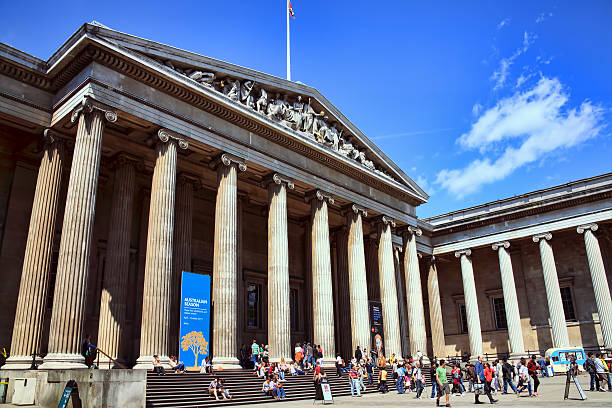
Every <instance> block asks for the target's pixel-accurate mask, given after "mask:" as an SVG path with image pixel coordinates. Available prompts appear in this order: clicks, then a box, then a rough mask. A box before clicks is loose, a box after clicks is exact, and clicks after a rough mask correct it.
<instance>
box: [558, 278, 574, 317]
mask: <svg viewBox="0 0 612 408" xmlns="http://www.w3.org/2000/svg"><path fill="white" fill-rule="evenodd" d="M561 301H562V302H563V312H565V320H567V321H571V322H575V321H576V313H575V312H574V301H573V300H572V290H571V288H570V287H569V286H566V287H564V288H561Z"/></svg>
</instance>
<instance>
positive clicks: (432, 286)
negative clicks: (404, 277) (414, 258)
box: [427, 256, 446, 357]
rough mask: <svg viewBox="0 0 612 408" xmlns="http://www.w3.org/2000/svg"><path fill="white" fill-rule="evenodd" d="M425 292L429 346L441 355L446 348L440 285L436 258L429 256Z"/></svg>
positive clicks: (436, 353) (438, 355)
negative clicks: (429, 333)
mask: <svg viewBox="0 0 612 408" xmlns="http://www.w3.org/2000/svg"><path fill="white" fill-rule="evenodd" d="M427 294H428V298H429V321H430V324H431V343H432V344H431V346H432V349H433V355H434V356H437V357H441V356H443V355H444V351H445V349H446V342H445V341H444V323H443V320H442V303H441V302H440V285H439V284H438V268H437V267H436V258H435V257H433V256H432V257H431V260H430V262H429V271H428V273H427Z"/></svg>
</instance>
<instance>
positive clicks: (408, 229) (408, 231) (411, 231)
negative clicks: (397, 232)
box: [401, 225, 423, 238]
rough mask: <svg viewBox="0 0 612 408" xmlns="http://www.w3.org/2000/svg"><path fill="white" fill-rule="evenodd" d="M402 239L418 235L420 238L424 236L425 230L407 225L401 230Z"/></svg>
mask: <svg viewBox="0 0 612 408" xmlns="http://www.w3.org/2000/svg"><path fill="white" fill-rule="evenodd" d="M401 233H402V238H407V236H408V235H416V236H417V237H420V236H421V235H423V230H422V229H420V228H418V227H413V226H412V225H407V226H405V227H403V228H401Z"/></svg>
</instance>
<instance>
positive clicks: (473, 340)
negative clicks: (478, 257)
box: [455, 249, 482, 359]
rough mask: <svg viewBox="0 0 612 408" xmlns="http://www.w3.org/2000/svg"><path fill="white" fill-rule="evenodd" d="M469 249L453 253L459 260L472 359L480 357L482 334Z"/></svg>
mask: <svg viewBox="0 0 612 408" xmlns="http://www.w3.org/2000/svg"><path fill="white" fill-rule="evenodd" d="M471 254H472V250H471V249H464V250H462V251H457V252H455V257H457V258H460V259H461V276H462V277H463V296H464V298H465V313H466V316H467V325H468V337H469V339H470V353H471V354H472V359H475V358H476V357H478V356H479V355H482V332H481V329H480V313H479V312H478V299H477V297H476V284H475V283H474V270H473V269H472V260H471V259H470V255H471Z"/></svg>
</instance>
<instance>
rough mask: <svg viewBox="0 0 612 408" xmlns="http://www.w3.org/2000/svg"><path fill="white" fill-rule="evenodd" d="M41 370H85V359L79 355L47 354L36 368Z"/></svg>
mask: <svg viewBox="0 0 612 408" xmlns="http://www.w3.org/2000/svg"><path fill="white" fill-rule="evenodd" d="M38 368H39V369H41V370H74V369H78V368H81V369H82V368H85V369H86V368H87V365H86V364H85V358H84V357H83V356H82V355H80V354H63V353H49V354H47V355H46V356H45V358H43V363H42V364H41V365H40V366H39V367H38Z"/></svg>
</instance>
